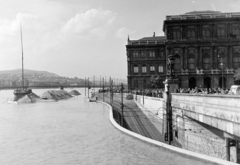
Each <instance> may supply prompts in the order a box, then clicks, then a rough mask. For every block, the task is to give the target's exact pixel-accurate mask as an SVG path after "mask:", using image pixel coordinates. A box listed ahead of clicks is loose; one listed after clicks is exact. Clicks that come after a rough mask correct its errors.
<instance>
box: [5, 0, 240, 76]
mask: <svg viewBox="0 0 240 165" xmlns="http://www.w3.org/2000/svg"><path fill="white" fill-rule="evenodd" d="M194 10H196V11H199V10H216V11H221V12H240V0H194V1H192V0H0V70H12V69H18V68H21V58H22V57H21V54H22V50H21V35H20V34H21V33H20V23H21V26H22V36H23V52H24V68H25V69H31V70H39V71H48V72H52V73H55V74H58V75H59V76H65V77H79V78H84V77H91V76H94V75H95V76H96V77H100V76H107V77H108V76H111V77H114V78H119V79H126V78H127V58H126V44H127V38H128V35H129V37H130V39H132V40H133V39H140V38H143V37H150V36H152V35H153V32H155V33H156V35H157V36H162V35H164V33H163V31H162V26H163V21H164V20H165V18H166V15H179V14H184V13H186V12H190V11H194Z"/></svg>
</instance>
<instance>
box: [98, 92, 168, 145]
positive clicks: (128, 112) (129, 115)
mask: <svg viewBox="0 0 240 165" xmlns="http://www.w3.org/2000/svg"><path fill="white" fill-rule="evenodd" d="M98 99H99V100H101V101H102V99H103V94H102V93H99V94H98ZM113 100H114V101H113V110H115V111H117V112H119V113H120V114H122V110H121V95H120V94H114V96H113ZM104 102H106V103H108V104H110V97H109V93H105V94H104ZM123 103H124V110H123V116H124V120H125V122H126V126H125V127H126V128H128V129H129V130H131V131H133V132H135V133H138V134H140V135H143V136H145V137H148V138H151V139H154V140H157V141H160V142H165V141H164V138H163V135H161V133H160V131H159V128H157V127H156V125H154V124H153V123H152V122H151V121H150V120H149V118H151V117H149V116H148V117H147V116H146V115H145V114H144V113H143V111H142V110H141V109H140V108H139V107H138V106H137V104H136V103H135V102H134V100H127V99H126V98H125V97H123Z"/></svg>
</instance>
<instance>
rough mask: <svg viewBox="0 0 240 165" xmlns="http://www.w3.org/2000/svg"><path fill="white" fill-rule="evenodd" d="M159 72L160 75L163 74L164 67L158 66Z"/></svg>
mask: <svg viewBox="0 0 240 165" xmlns="http://www.w3.org/2000/svg"><path fill="white" fill-rule="evenodd" d="M158 72H159V73H163V66H162V65H159V66H158Z"/></svg>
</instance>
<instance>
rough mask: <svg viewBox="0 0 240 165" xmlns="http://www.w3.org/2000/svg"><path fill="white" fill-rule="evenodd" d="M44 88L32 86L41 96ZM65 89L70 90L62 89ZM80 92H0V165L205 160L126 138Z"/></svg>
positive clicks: (100, 106)
mask: <svg viewBox="0 0 240 165" xmlns="http://www.w3.org/2000/svg"><path fill="white" fill-rule="evenodd" d="M46 90H47V89H33V92H34V93H36V94H42V93H43V92H44V91H46ZM66 90H67V91H70V90H72V89H66ZM76 90H78V91H79V92H80V93H82V96H80V97H73V98H70V99H68V100H60V101H58V102H37V103H31V104H7V103H6V100H7V98H9V97H12V92H13V91H12V90H2V91H0V164H1V165H33V164H34V165H82V164H84V165H85V164H86V165H92V164H97V165H107V164H109V165H125V164H143V165H156V164H158V165H159V164H162V165H174V164H178V165H181V164H182V165H186V164H189V165H190V164H194V165H201V164H205V165H207V164H211V163H209V162H203V161H200V160H197V159H193V158H189V157H187V156H183V155H180V154H177V153H174V152H171V151H168V150H166V149H163V148H159V147H156V146H154V145H150V144H148V143H145V142H142V141H140V140H137V139H135V138H133V137H130V136H128V135H126V134H124V133H122V132H120V131H118V130H117V129H116V128H115V127H114V126H113V125H112V124H111V123H110V121H109V109H108V108H107V107H106V106H105V105H103V104H101V103H89V102H87V101H85V100H84V97H83V95H84V89H76Z"/></svg>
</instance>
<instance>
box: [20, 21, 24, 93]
mask: <svg viewBox="0 0 240 165" xmlns="http://www.w3.org/2000/svg"><path fill="white" fill-rule="evenodd" d="M20 29H21V46H22V88H23V89H24V76H23V75H24V69H23V39H22V24H21V23H20Z"/></svg>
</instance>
